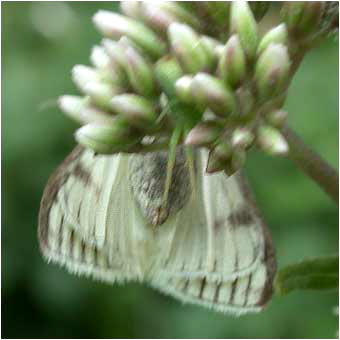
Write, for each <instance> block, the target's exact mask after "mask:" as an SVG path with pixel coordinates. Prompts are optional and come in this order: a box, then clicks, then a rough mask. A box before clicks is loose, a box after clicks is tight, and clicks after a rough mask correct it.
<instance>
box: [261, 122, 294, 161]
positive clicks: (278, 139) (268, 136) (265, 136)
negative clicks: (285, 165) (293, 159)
mask: <svg viewBox="0 0 340 340" xmlns="http://www.w3.org/2000/svg"><path fill="white" fill-rule="evenodd" d="M257 143H258V146H259V147H260V148H261V149H262V150H263V151H265V152H267V153H269V154H270V155H286V154H287V153H288V151H289V146H288V143H287V141H286V140H285V138H284V137H283V136H282V134H281V133H280V131H279V130H277V129H275V128H273V127H271V126H268V125H263V126H260V127H259V129H258V131H257Z"/></svg>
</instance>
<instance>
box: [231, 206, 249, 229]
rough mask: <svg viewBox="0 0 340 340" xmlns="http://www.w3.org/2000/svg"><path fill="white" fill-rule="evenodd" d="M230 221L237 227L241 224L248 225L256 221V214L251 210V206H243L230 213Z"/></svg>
mask: <svg viewBox="0 0 340 340" xmlns="http://www.w3.org/2000/svg"><path fill="white" fill-rule="evenodd" d="M228 221H229V223H230V224H231V225H233V226H235V227H237V226H240V225H243V226H247V225H250V224H252V223H253V222H254V216H253V215H252V213H251V212H250V209H249V207H247V206H242V207H241V208H239V209H237V210H235V211H233V212H232V213H231V214H230V215H229V217H228Z"/></svg>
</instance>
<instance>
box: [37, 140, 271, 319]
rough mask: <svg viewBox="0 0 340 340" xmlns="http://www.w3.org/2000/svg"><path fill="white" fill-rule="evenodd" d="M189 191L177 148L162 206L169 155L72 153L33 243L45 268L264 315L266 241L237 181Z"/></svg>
mask: <svg viewBox="0 0 340 340" xmlns="http://www.w3.org/2000/svg"><path fill="white" fill-rule="evenodd" d="M207 157H208V156H207V153H206V151H197V152H196V153H195V157H194V159H195V162H194V170H195V179H194V181H195V183H194V190H193V186H192V185H191V183H190V176H189V170H188V166H187V163H186V160H185V157H184V156H183V152H181V150H180V149H179V150H178V151H177V152H176V161H175V165H174V168H173V175H172V181H171V185H170V188H169V193H168V198H167V202H166V205H164V204H162V199H161V198H162V196H163V194H164V192H163V189H164V182H165V177H166V172H167V171H166V164H167V152H155V153H150V154H146V155H139V154H123V153H120V154H115V155H98V154H96V153H94V152H93V151H91V150H89V149H85V148H83V147H81V146H78V147H76V148H75V149H74V150H73V152H72V153H71V154H70V155H69V156H68V157H67V158H66V159H65V161H64V162H63V163H62V165H61V166H60V167H59V168H58V169H57V170H56V172H55V173H54V174H53V175H52V176H51V178H50V179H49V181H48V184H47V186H46V188H45V190H44V194H43V197H42V201H41V207H40V213H39V228H38V237H39V242H40V248H41V251H42V254H43V255H44V257H45V258H46V259H47V260H48V261H52V262H56V263H58V264H60V265H62V266H65V267H66V268H67V269H68V270H69V271H70V272H72V273H75V274H79V275H85V276H90V277H92V278H94V279H98V280H102V281H106V282H108V283H114V282H118V283H122V282H126V281H132V280H136V281H143V282H146V283H148V284H149V285H151V286H152V287H154V288H156V289H158V290H160V291H161V292H163V293H165V294H168V295H170V296H173V297H175V298H178V299H179V300H181V301H183V302H185V303H186V302H188V303H194V304H198V305H202V306H206V307H209V308H212V309H213V310H216V311H220V312H226V313H231V314H234V315H241V314H245V313H249V312H258V311H260V310H262V309H263V307H264V306H265V305H266V303H267V302H268V301H269V299H270V297H271V294H272V282H273V277H274V274H275V270H276V262H275V254H274V249H273V245H272V240H271V236H270V234H269V232H268V230H267V228H266V226H265V224H264V222H263V220H262V218H261V216H260V214H259V212H258V210H257V208H256V206H255V202H254V200H253V198H252V195H251V193H250V191H249V189H248V186H247V184H246V181H245V178H244V177H243V175H242V174H241V173H240V172H238V173H236V174H234V175H232V176H230V177H227V175H226V174H224V173H223V172H219V173H216V174H211V175H206V174H205V164H206V163H207Z"/></svg>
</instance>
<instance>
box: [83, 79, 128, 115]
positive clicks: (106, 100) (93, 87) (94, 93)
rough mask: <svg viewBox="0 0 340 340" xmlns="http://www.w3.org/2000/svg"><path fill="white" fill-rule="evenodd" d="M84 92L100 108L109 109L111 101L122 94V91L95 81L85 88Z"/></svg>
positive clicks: (87, 84)
mask: <svg viewBox="0 0 340 340" xmlns="http://www.w3.org/2000/svg"><path fill="white" fill-rule="evenodd" d="M83 92H84V94H86V95H88V96H89V97H90V98H91V101H92V102H93V103H94V104H96V105H97V106H99V107H100V108H103V109H109V108H110V101H111V99H112V98H113V97H114V96H115V95H116V94H119V93H122V90H121V89H118V88H114V87H112V86H110V85H108V84H105V83H103V82H99V81H93V82H88V83H86V84H85V85H84V86H83Z"/></svg>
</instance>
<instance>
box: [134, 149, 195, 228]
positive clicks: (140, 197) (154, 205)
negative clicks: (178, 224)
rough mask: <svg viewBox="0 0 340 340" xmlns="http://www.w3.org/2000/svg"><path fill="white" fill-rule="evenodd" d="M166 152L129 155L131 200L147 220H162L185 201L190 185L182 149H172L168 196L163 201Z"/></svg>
mask: <svg viewBox="0 0 340 340" xmlns="http://www.w3.org/2000/svg"><path fill="white" fill-rule="evenodd" d="M167 163H168V153H167V152H155V153H150V154H146V155H133V156H131V158H130V160H129V182H130V187H131V191H132V194H133V196H134V198H135V201H136V203H137V205H138V207H139V209H140V211H141V213H142V215H143V216H144V217H145V218H146V220H147V221H148V223H149V224H151V225H154V226H157V225H161V224H163V223H164V222H165V221H166V220H167V219H168V218H169V217H171V216H173V215H175V214H176V213H177V212H178V211H179V210H180V209H181V208H182V207H183V206H184V205H185V204H186V202H187V201H188V199H189V197H190V195H191V191H192V188H191V186H190V177H189V170H188V167H187V165H186V158H185V155H184V152H183V149H182V148H180V149H179V150H178V151H177V152H176V162H175V165H174V168H173V174H172V178H171V184H170V188H169V193H168V198H167V201H166V202H163V196H164V189H165V180H166V174H167Z"/></svg>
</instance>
